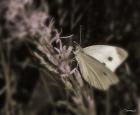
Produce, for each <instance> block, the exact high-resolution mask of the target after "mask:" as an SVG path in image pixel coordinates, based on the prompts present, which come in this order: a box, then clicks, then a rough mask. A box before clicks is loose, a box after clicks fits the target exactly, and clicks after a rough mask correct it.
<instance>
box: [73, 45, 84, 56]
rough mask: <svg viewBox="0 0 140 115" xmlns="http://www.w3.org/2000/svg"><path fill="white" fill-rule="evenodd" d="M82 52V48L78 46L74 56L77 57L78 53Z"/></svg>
mask: <svg viewBox="0 0 140 115" xmlns="http://www.w3.org/2000/svg"><path fill="white" fill-rule="evenodd" d="M81 51H83V50H82V48H81V47H80V46H79V45H77V46H76V47H75V51H74V54H75V55H76V54H78V53H79V52H81Z"/></svg>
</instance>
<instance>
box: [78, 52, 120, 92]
mask: <svg viewBox="0 0 140 115" xmlns="http://www.w3.org/2000/svg"><path fill="white" fill-rule="evenodd" d="M82 63H83V64H82ZM79 66H80V70H81V72H82V74H83V78H84V79H85V81H87V82H88V83H89V84H90V85H92V86H93V87H95V88H97V89H101V90H107V89H108V88H109V87H110V86H111V85H114V84H117V83H118V81H119V80H118V78H117V76H116V75H115V74H114V73H113V72H112V71H110V70H109V69H108V68H107V67H105V66H104V65H103V64H102V63H100V62H99V61H98V60H96V59H94V58H92V57H91V56H88V55H86V54H85V53H83V54H82V61H81V63H80V65H79Z"/></svg>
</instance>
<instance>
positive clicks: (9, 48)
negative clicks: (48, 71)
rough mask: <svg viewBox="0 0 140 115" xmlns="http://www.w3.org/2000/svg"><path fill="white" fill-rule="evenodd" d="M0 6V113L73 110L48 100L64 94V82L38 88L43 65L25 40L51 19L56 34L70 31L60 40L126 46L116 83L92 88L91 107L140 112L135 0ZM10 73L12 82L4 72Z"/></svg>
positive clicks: (105, 113) (112, 113) (28, 0)
mask: <svg viewBox="0 0 140 115" xmlns="http://www.w3.org/2000/svg"><path fill="white" fill-rule="evenodd" d="M0 8H1V9H0V39H1V41H0V49H1V50H0V52H1V55H2V56H1V58H0V59H1V60H2V61H1V66H0V89H1V90H0V110H1V114H2V115H16V114H17V115H24V114H26V115H34V114H35V115H75V114H74V113H73V112H69V111H68V110H67V109H65V107H63V106H62V107H56V106H54V105H53V104H50V103H49V102H48V100H49V97H51V98H53V99H54V100H55V101H58V100H62V99H64V100H65V99H67V97H66V95H68V94H67V92H65V91H64V89H63V88H62V87H63V86H60V87H56V86H54V87H55V88H53V90H51V91H50V90H49V89H47V91H46V89H45V88H44V89H42V88H39V90H38V87H41V86H40V85H37V84H38V82H39V78H40V75H41V70H40V67H39V66H38V65H37V64H35V62H34V61H33V59H32V56H31V54H30V52H31V51H30V50H29V49H32V50H33V49H35V48H34V46H32V45H31V44H30V43H28V40H26V39H25V38H32V36H34V37H35V38H38V34H37V32H38V31H39V32H40V31H41V29H42V27H44V26H42V25H41V23H40V22H45V23H44V24H45V26H48V25H49V24H48V23H50V20H52V19H53V21H54V27H55V29H57V31H58V32H60V33H61V34H60V36H71V35H72V37H70V38H66V39H62V42H63V43H64V44H67V45H72V41H76V42H77V43H79V44H81V46H82V47H86V46H89V45H94V44H106V45H114V46H119V47H122V48H124V49H125V50H126V51H128V53H129V57H128V58H127V60H126V61H125V63H123V64H122V65H121V67H120V68H118V70H117V71H116V74H117V75H118V77H119V79H120V82H119V84H117V85H116V86H113V87H111V88H110V89H109V90H108V91H106V92H104V91H99V90H97V89H93V90H94V101H95V108H96V109H95V111H96V115H140V97H139V96H140V93H139V92H140V90H139V86H140V78H139V77H140V1H139V0H114V1H112V0H102V1H99V0H69V1H68V0H33V1H32V0H1V1H0ZM46 18H47V20H45V19H46ZM44 35H45V34H44ZM80 38H81V41H80ZM28 45H29V46H30V48H28ZM8 75H10V77H9V79H10V81H9V80H8V79H6V78H8V77H4V76H8ZM9 82H10V84H11V85H10V86H9V87H10V88H11V89H8V91H7V90H5V87H8V84H9ZM58 85H61V83H59V82H58ZM44 90H45V92H44ZM9 92H10V93H9ZM48 92H49V93H48ZM50 92H51V95H49V94H50ZM45 93H46V94H45ZM7 95H8V96H7ZM9 95H10V96H9ZM9 111H11V112H9ZM54 111H55V112H54ZM88 114H89V113H87V115H88ZM79 115H80V114H79ZM83 115H84V114H83ZM91 115H93V114H91Z"/></svg>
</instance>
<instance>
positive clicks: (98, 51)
mask: <svg viewBox="0 0 140 115" xmlns="http://www.w3.org/2000/svg"><path fill="white" fill-rule="evenodd" d="M83 50H84V52H85V53H86V54H88V55H90V56H92V57H94V58H95V59H97V60H98V61H100V62H101V63H104V64H105V65H106V67H108V68H109V69H110V70H111V71H113V72H114V71H115V70H116V69H117V68H118V67H119V66H120V65H121V64H122V63H123V61H124V60H125V59H126V58H127V56H128V53H127V52H126V51H125V50H124V49H122V48H119V47H114V46H108V45H93V46H89V47H86V48H83Z"/></svg>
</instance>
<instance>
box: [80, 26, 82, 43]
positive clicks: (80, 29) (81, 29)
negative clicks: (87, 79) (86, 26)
mask: <svg viewBox="0 0 140 115" xmlns="http://www.w3.org/2000/svg"><path fill="white" fill-rule="evenodd" d="M81 43H82V25H80V45H81Z"/></svg>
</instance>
